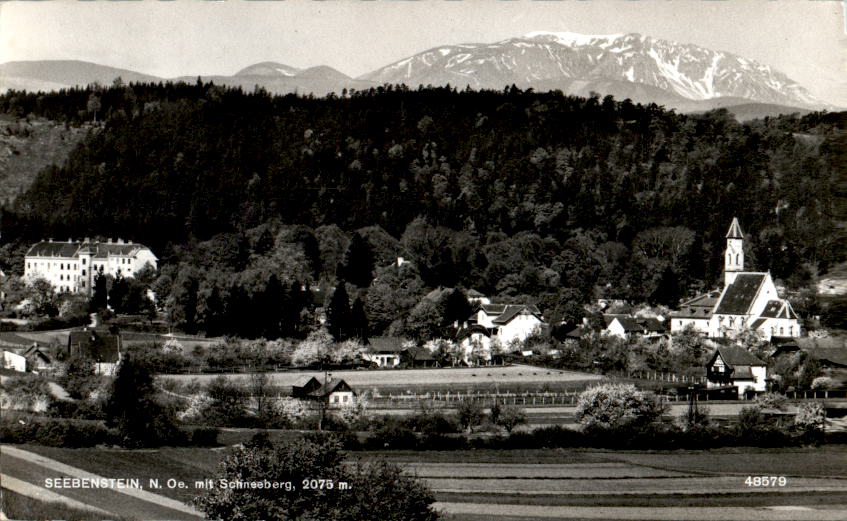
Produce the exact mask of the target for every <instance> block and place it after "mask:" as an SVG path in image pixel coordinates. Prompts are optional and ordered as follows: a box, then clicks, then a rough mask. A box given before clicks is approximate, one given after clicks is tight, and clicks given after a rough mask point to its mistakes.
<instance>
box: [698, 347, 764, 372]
mask: <svg viewBox="0 0 847 521" xmlns="http://www.w3.org/2000/svg"><path fill="white" fill-rule="evenodd" d="M718 355H720V357H721V359H722V360H723V361H724V363H725V364H726V365H728V366H730V367H735V366H751V365H767V364H766V363H764V362H763V361H761V360H759V359H758V358H756V356H754V355H753V354H751V353H750V352H749V351H747V350H746V349H744V348H741V347H738V346H721V347H719V348H718V349H717V350H716V351H715V354H714V355H712V358H711V359H710V362H709V365H712V364H713V363H714V362H715V359H716V358H717V357H718Z"/></svg>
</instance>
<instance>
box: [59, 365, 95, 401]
mask: <svg viewBox="0 0 847 521" xmlns="http://www.w3.org/2000/svg"><path fill="white" fill-rule="evenodd" d="M59 384H60V385H61V386H62V387H63V388H64V389H65V391H67V392H68V395H69V396H70V397H71V398H73V399H75V400H80V399H85V398H88V396H89V395H90V394H91V391H93V390H94V389H95V388H96V387H97V384H98V381H97V377H96V376H95V375H94V363H93V362H92V361H91V360H90V359H88V358H84V357H82V356H71V357H70V358H69V359H68V360H67V362H65V374H63V375H62V376H61V377H60V378H59Z"/></svg>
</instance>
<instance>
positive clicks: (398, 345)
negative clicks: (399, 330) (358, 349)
mask: <svg viewBox="0 0 847 521" xmlns="http://www.w3.org/2000/svg"><path fill="white" fill-rule="evenodd" d="M407 341H408V339H406V338H403V337H399V336H377V337H372V338H369V339H368V351H369V352H371V353H399V352H400V351H402V350H403V349H405V347H403V344H404V343H406V342H407Z"/></svg>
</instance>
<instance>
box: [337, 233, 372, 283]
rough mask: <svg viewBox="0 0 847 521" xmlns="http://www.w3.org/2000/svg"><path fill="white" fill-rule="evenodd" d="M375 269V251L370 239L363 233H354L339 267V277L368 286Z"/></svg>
mask: <svg viewBox="0 0 847 521" xmlns="http://www.w3.org/2000/svg"><path fill="white" fill-rule="evenodd" d="M373 270H374V258H373V251H371V247H370V245H369V244H368V241H366V240H365V238H364V237H362V235H361V234H359V233H354V234H353V237H352V238H351V239H350V244H349V245H348V246H347V251H346V252H345V253H344V259H343V260H342V261H341V264H340V265H339V267H338V270H337V275H338V278H339V279H340V280H346V281H348V282H350V283H351V284H353V285H354V286H356V287H359V288H366V287H367V286H368V285H369V284H370V283H371V280H372V279H373Z"/></svg>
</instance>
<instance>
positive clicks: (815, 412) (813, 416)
mask: <svg viewBox="0 0 847 521" xmlns="http://www.w3.org/2000/svg"><path fill="white" fill-rule="evenodd" d="M825 422H826V409H825V408H824V406H823V405H822V404H821V403H820V402H806V403H803V404H801V405H800V407H798V408H797V415H796V416H794V426H795V427H797V428H798V429H799V430H801V431H802V432H807V433H808V432H812V431H823V428H824V425H825Z"/></svg>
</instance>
